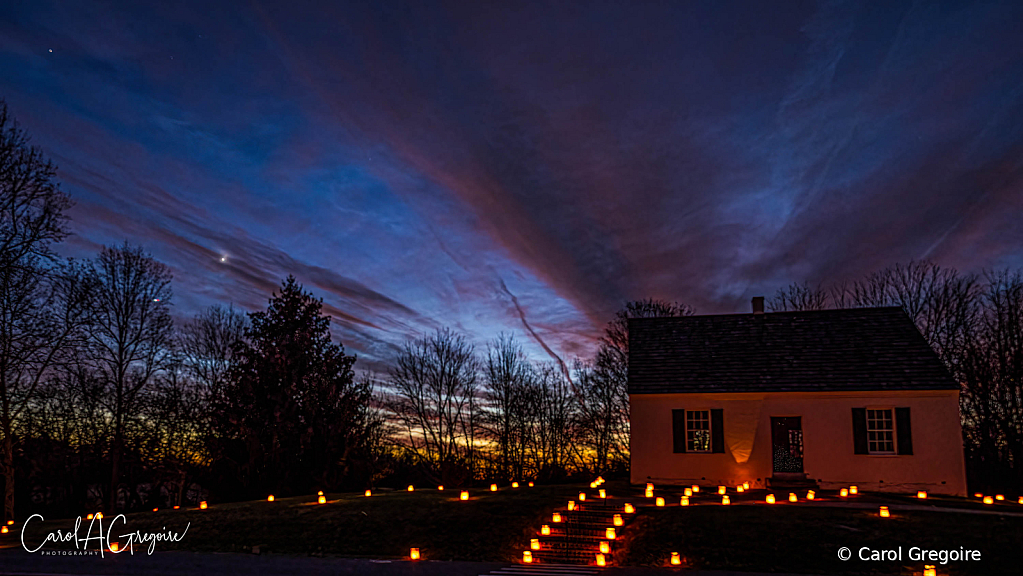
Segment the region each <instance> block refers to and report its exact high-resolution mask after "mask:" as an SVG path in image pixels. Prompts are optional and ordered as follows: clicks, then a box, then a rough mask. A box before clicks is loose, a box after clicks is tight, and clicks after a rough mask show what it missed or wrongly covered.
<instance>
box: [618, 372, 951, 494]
mask: <svg viewBox="0 0 1023 576" xmlns="http://www.w3.org/2000/svg"><path fill="white" fill-rule="evenodd" d="M630 401H631V411H632V413H631V420H632V423H631V426H632V439H631V451H632V473H631V475H632V482H633V483H636V484H640V483H645V482H654V483H661V484H692V483H701V484H707V485H717V484H725V485H731V486H734V485H737V484H741V483H742V482H750V483H751V484H754V485H756V486H760V487H763V486H765V485H766V484H765V483H766V480H767V478H769V477H770V476H771V474H772V453H771V451H772V448H771V417H772V416H800V417H801V418H802V427H803V468H804V470H805V472H806V474H807V477H808V478H812V479H814V480H818V481H819V482H820V484H821V487H822V488H838V487H841V486H848V485H850V484H856V485H858V486H860V488H861V489H863V490H882V491H894V492H915V491H917V490H928V491H930V492H933V493H936V494H950V495H959V496H965V495H966V472H965V465H964V462H963V443H962V432H961V426H960V420H959V392H958V391H956V390H937V391H889V392H814V393H803V392H771V393H747V394H633V395H631V396H630ZM903 406H908V407H909V408H910V414H911V417H910V420H911V423H912V434H913V455H894V456H882V455H868V454H854V453H853V424H852V409H853V408H861V407H891V408H895V407H903ZM679 408H684V409H686V410H709V409H712V408H721V409H722V410H723V411H724V412H723V414H724V435H725V453H724V454H694V453H684V454H674V453H673V452H672V422H671V411H672V409H679Z"/></svg>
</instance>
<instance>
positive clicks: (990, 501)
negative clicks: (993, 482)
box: [984, 496, 995, 504]
mask: <svg viewBox="0 0 1023 576" xmlns="http://www.w3.org/2000/svg"><path fill="white" fill-rule="evenodd" d="M984 503H985V504H994V503H995V500H994V498H992V497H990V496H985V497H984Z"/></svg>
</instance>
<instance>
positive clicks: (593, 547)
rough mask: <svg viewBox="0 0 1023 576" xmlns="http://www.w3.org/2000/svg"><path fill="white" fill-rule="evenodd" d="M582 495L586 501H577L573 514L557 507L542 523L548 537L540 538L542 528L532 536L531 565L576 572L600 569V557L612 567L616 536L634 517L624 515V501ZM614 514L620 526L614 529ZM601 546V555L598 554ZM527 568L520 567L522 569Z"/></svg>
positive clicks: (588, 493) (592, 491) (594, 493)
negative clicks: (557, 518) (556, 518)
mask: <svg viewBox="0 0 1023 576" xmlns="http://www.w3.org/2000/svg"><path fill="white" fill-rule="evenodd" d="M602 482H603V481H602V480H601V483H602ZM598 485H599V484H598ZM585 493H586V500H585V501H579V500H578V499H577V500H576V501H575V507H574V509H573V510H569V509H568V507H567V506H565V507H561V508H559V509H557V510H555V511H554V513H553V514H552V515H550V516H548V517H547V518H545V519H544V522H543V524H544V525H545V526H547V527H548V528H549V530H550V533H549V534H543V529H542V527H541V529H540V530H538V531H537V532H536V535H535V536H534V538H535V539H537V540H538V541H539V548H538V549H532V550H530V553H531V555H532V563H531V564H532V565H542V566H546V567H551V568H553V566H552V565H561V566H565V565H572V566H575V567H576V568H575V569H576V570H578V567H579V566H594V567H596V566H600V564H599V558H600V557H599V556H598V555H601V554H602V556H603V562H604V565H605V566H611V565H612V563H613V558H614V554H615V550H616V549H617V548H619V547H620V541H619V540H618V536H619V535H620V534H621V531H622V529H623V528H624V527H625V525H627V524H628V523H629V522H630V521H631V520H632V518H633V517H634V516H635V513H626V512H625V504H626V499H624V498H614V497H610V498H600V497H599V495H598V491H597V489H596V488H593V489H590V490H587V491H586V492H585ZM616 514H617V515H619V516H620V518H621V525H620V526H615V525H614V517H615V515H616ZM555 515H560V520H561V521H560V522H556V521H554V516H555ZM608 528H613V529H614V530H615V538H608V533H607V529H608ZM602 543H603V545H604V547H605V548H604V549H605V550H606V551H605V552H602V551H601V546H602ZM527 565H528V564H525V563H524V565H523V568H525V567H526V566H527ZM566 569H567V568H566ZM544 573H545V574H546V573H551V574H553V573H554V572H544ZM568 573H571V574H581V573H582V572H578V571H575V572H568Z"/></svg>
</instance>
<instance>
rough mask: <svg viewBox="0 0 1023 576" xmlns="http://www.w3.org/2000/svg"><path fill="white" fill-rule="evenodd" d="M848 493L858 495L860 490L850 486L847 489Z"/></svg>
mask: <svg viewBox="0 0 1023 576" xmlns="http://www.w3.org/2000/svg"><path fill="white" fill-rule="evenodd" d="M849 493H850V494H859V493H860V489H859V487H857V486H850V487H849Z"/></svg>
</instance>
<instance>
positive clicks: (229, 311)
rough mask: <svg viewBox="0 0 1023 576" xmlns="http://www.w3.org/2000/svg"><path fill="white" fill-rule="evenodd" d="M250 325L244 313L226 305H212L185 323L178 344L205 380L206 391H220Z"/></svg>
mask: <svg viewBox="0 0 1023 576" xmlns="http://www.w3.org/2000/svg"><path fill="white" fill-rule="evenodd" d="M247 326H248V320H247V319H246V316H245V314H243V313H242V312H239V311H237V310H235V309H234V308H233V307H227V308H225V307H223V306H210V307H209V308H207V309H206V310H203V311H202V312H200V313H199V314H196V315H195V317H194V318H193V319H192V320H191V321H189V322H187V323H185V325H184V326H182V328H181V330H180V332H179V337H178V347H179V349H180V350H181V353H182V356H183V360H184V362H185V367H186V369H187V370H188V371H189V372H190V373H191V374H192V376H193V377H194V378H196V379H197V380H198V381H199V382H200V383H201V384H202V386H203V388H204V394H205V395H207V396H216V395H217V394H219V393H220V391H221V389H222V388H223V385H224V381H225V380H226V378H227V376H228V371H229V370H230V368H231V362H232V360H233V358H234V351H235V347H236V346H237V344H238V343H239V342H241V340H242V338H243V337H244V335H245V329H246V327H247Z"/></svg>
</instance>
